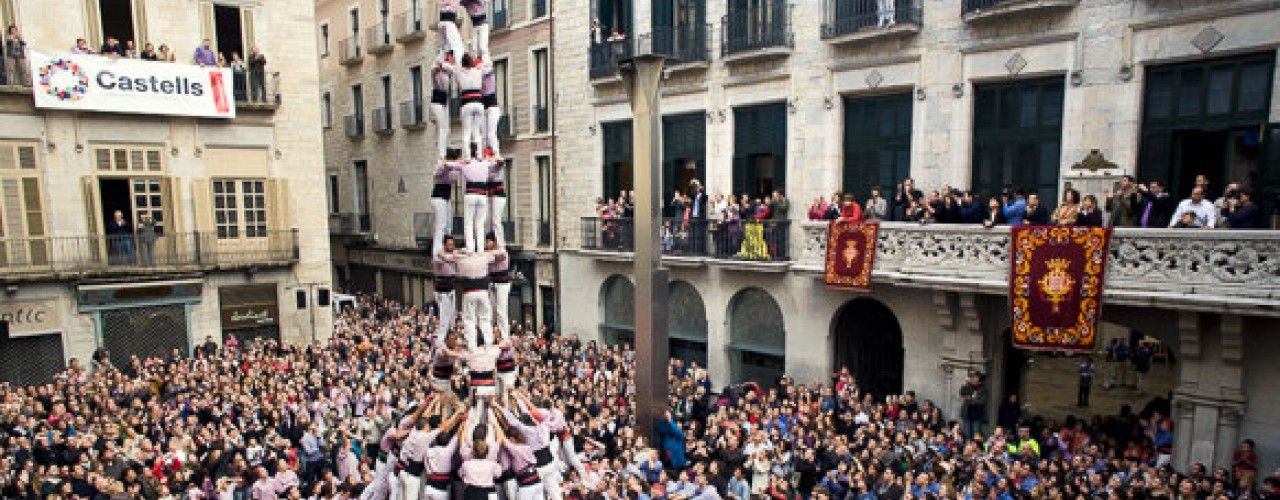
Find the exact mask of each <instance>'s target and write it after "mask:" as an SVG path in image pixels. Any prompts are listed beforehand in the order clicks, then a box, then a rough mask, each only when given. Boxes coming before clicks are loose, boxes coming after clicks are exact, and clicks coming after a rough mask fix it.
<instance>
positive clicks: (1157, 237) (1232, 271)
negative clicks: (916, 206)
mask: <svg viewBox="0 0 1280 500" xmlns="http://www.w3.org/2000/svg"><path fill="white" fill-rule="evenodd" d="M801 228H802V231H803V232H804V238H803V239H802V240H801V241H800V242H798V243H799V244H801V245H803V248H800V249H797V252H798V259H799V260H798V261H796V262H795V263H794V264H793V265H792V270H793V271H799V272H809V273H814V274H818V275H821V273H822V272H823V262H824V256H825V254H826V247H827V224H826V223H821V222H815V223H811V222H806V223H804V224H802V226H801ZM872 276H873V285H872V287H873V288H874V287H875V284H874V283H894V284H897V285H901V286H907V287H927V288H938V289H947V290H954V291H978V292H982V293H991V294H998V295H1003V294H1005V293H1007V290H1008V280H1009V278H1008V277H1009V228H1008V227H997V228H994V229H987V228H984V227H982V226H970V225H952V224H936V225H928V226H921V225H919V224H911V223H895V222H887V223H883V224H882V225H881V228H880V243H879V245H878V246H877V249H876V263H875V270H874V271H873V273H872ZM1105 293H1106V298H1107V303H1109V304H1121V305H1132V306H1147V307H1164V308H1183V307H1187V308H1190V309H1193V310H1202V311H1211V312H1220V313H1221V312H1234V313H1240V314H1249V315H1263V316H1280V232H1276V231H1230V230H1213V231H1192V230H1166V229H1127V228H1122V229H1117V230H1116V231H1115V233H1114V234H1113V236H1112V240H1111V256H1110V258H1109V260H1108V262H1107V279H1106V292H1105Z"/></svg>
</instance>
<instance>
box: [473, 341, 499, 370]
mask: <svg viewBox="0 0 1280 500" xmlns="http://www.w3.org/2000/svg"><path fill="white" fill-rule="evenodd" d="M501 353H502V349H500V348H499V347H498V346H496V345H493V344H485V345H482V346H479V347H476V348H475V349H472V350H471V351H468V352H467V369H468V370H470V371H473V372H491V371H494V370H495V369H497V364H498V355H499V354H501Z"/></svg>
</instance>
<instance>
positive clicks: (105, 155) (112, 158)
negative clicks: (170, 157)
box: [93, 146, 164, 172]
mask: <svg viewBox="0 0 1280 500" xmlns="http://www.w3.org/2000/svg"><path fill="white" fill-rule="evenodd" d="M93 166H94V169H95V170H97V171H98V172H162V171H164V155H163V154H161V149H160V148H159V147H122V146H103V147H97V148H94V150H93Z"/></svg>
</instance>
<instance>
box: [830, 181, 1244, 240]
mask: <svg viewBox="0 0 1280 500" xmlns="http://www.w3.org/2000/svg"><path fill="white" fill-rule="evenodd" d="M1209 192H1210V191H1209V180H1208V178H1206V177H1205V176H1203V175H1200V176H1196V180H1195V186H1194V187H1193V188H1192V189H1191V192H1190V193H1189V196H1188V197H1187V198H1186V199H1183V200H1181V201H1178V200H1176V199H1174V198H1173V196H1172V195H1171V194H1170V193H1168V192H1167V191H1166V186H1165V184H1164V183H1163V182H1160V181H1150V182H1148V183H1146V184H1143V183H1140V182H1137V180H1136V179H1135V178H1134V177H1133V176H1130V175H1125V176H1124V177H1122V178H1121V180H1120V182H1119V183H1118V184H1117V186H1116V189H1114V190H1111V189H1108V190H1106V191H1104V192H1103V193H1102V194H1101V195H1100V197H1099V196H1095V195H1093V194H1085V195H1083V196H1081V194H1080V192H1079V191H1077V190H1075V189H1067V190H1065V191H1064V192H1063V193H1062V200H1060V201H1059V203H1058V205H1057V207H1056V208H1054V209H1053V210H1052V211H1050V210H1049V209H1048V208H1047V206H1046V204H1045V203H1044V200H1042V199H1040V196H1039V195H1038V194H1036V193H1028V192H1026V191H1024V190H1022V189H1016V188H1008V189H1005V190H1004V191H1003V192H1001V193H1000V195H999V196H992V197H989V198H987V199H986V202H985V204H983V201H982V199H981V196H980V195H978V194H977V193H974V192H973V191H969V190H962V189H957V188H952V187H949V186H943V187H942V188H941V189H934V190H930V191H929V193H928V194H927V195H926V194H925V193H924V192H922V191H921V190H920V189H917V188H916V186H915V184H914V182H913V181H912V179H910V178H907V179H905V180H903V182H901V183H899V184H898V185H897V186H896V189H895V191H894V193H893V195H892V196H893V198H892V199H886V198H885V197H883V196H882V195H881V190H880V188H879V187H873V188H871V192H870V195H869V196H868V197H867V198H866V200H865V202H864V203H861V204H860V203H859V202H858V199H857V198H856V197H855V196H854V195H853V194H849V193H836V194H834V195H832V196H831V199H830V200H827V199H824V198H822V197H817V198H815V199H814V200H813V203H812V204H810V205H809V212H808V216H809V220H835V219H843V220H867V221H907V222H919V223H922V224H926V223H939V224H983V225H985V226H986V227H993V226H998V225H1017V224H1037V225H1058V226H1094V227H1097V226H1103V225H1107V226H1114V227H1146V228H1203V229H1212V228H1231V229H1260V228H1263V227H1264V225H1263V222H1264V221H1263V218H1262V214H1261V211H1260V209H1259V207H1258V204H1257V200H1256V199H1255V198H1254V193H1253V191H1252V190H1249V189H1241V187H1240V185H1239V183H1235V182H1231V183H1228V184H1227V185H1226V187H1225V188H1223V190H1222V192H1221V196H1219V197H1218V198H1216V199H1211V198H1209Z"/></svg>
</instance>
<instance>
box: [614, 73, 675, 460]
mask: <svg viewBox="0 0 1280 500" xmlns="http://www.w3.org/2000/svg"><path fill="white" fill-rule="evenodd" d="M636 52H637V54H636V55H635V56H634V57H632V58H630V59H626V60H623V61H620V62H619V64H618V70H619V72H620V73H621V74H622V80H623V82H625V84H626V87H627V92H628V96H629V99H630V101H631V113H632V124H633V125H632V128H631V130H632V138H631V141H632V164H633V165H635V170H634V172H635V173H634V176H635V178H634V187H635V193H636V208H635V219H634V224H635V225H634V231H635V271H634V273H635V293H636V321H635V327H636V328H635V335H636V346H635V347H636V356H635V362H636V395H635V397H636V415H635V417H636V428H637V431H638V432H639V435H641V436H646V437H650V438H652V437H653V427H654V421H655V419H657V418H659V417H661V416H662V415H663V413H664V412H665V411H666V410H667V394H668V388H667V366H668V363H670V360H669V354H668V352H667V282H668V274H667V270H666V269H664V268H663V267H662V248H661V246H660V245H661V239H660V238H659V227H660V225H661V220H662V218H661V217H662V216H661V212H660V210H661V207H662V198H661V196H662V110H661V106H660V100H659V97H658V90H659V87H660V86H661V85H662V67H663V62H664V58H663V57H662V56H661V55H657V54H652V53H646V54H641V53H640V50H637V51H636Z"/></svg>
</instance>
